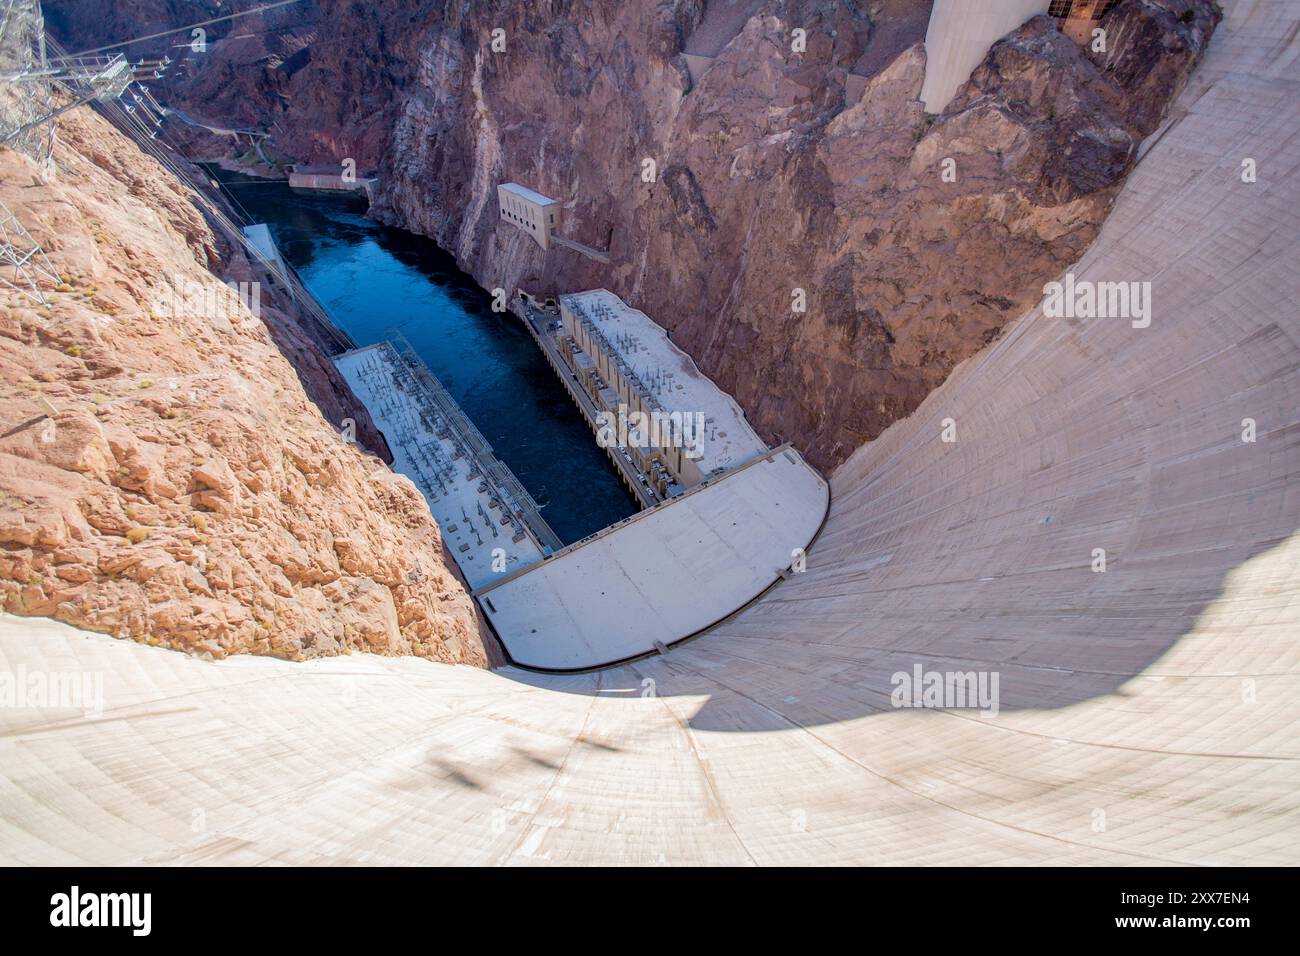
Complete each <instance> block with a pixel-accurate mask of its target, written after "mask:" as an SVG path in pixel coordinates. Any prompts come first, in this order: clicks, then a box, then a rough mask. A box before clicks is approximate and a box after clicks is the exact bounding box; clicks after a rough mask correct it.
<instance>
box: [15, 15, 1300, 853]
mask: <svg viewBox="0 0 1300 956" xmlns="http://www.w3.org/2000/svg"><path fill="white" fill-rule="evenodd" d="M1225 8H1226V16H1225V20H1224V22H1223V23H1222V25H1221V26H1220V27H1219V29H1218V31H1217V33H1216V34H1215V36H1214V39H1213V41H1212V43H1211V46H1210V49H1209V51H1208V53H1207V55H1206V57H1205V60H1204V62H1203V63H1202V64H1201V66H1200V67H1199V68H1198V70H1197V72H1196V73H1195V74H1194V75H1193V77H1192V80H1191V82H1190V85H1189V87H1188V88H1187V89H1186V90H1185V91H1184V92H1183V93H1182V94H1181V96H1180V97H1179V99H1178V101H1177V102H1176V104H1175V105H1174V107H1173V109H1172V110H1171V112H1170V115H1169V119H1168V122H1167V123H1166V125H1165V126H1164V127H1163V128H1162V129H1161V130H1160V131H1159V132H1158V133H1156V134H1155V135H1154V136H1152V137H1151V138H1150V139H1149V140H1148V142H1147V144H1146V149H1147V152H1146V154H1145V156H1143V158H1142V160H1141V162H1140V163H1139V165H1138V166H1137V168H1136V169H1135V171H1134V172H1133V174H1132V175H1131V177H1130V178H1129V180H1128V182H1127V184H1126V185H1125V187H1124V189H1123V191H1122V192H1121V193H1120V195H1119V197H1118V199H1117V202H1116V205H1115V208H1114V210H1113V212H1112V214H1111V216H1110V218H1109V219H1108V220H1107V222H1106V223H1105V226H1104V227H1103V229H1102V232H1101V234H1100V236H1099V238H1098V239H1097V241H1096V242H1095V243H1094V244H1093V246H1092V247H1091V248H1090V249H1089V251H1088V252H1087V253H1086V255H1085V256H1084V257H1083V259H1082V260H1081V261H1080V262H1078V263H1077V264H1076V265H1075V266H1073V268H1072V269H1071V270H1070V278H1069V279H1068V283H1069V284H1070V287H1071V288H1076V289H1077V288H1089V287H1091V288H1096V287H1097V285H1098V284H1101V283H1107V282H1110V281H1111V280H1113V279H1115V278H1116V277H1117V276H1121V275H1122V276H1124V277H1126V279H1132V280H1136V282H1137V283H1138V288H1136V289H1132V290H1130V291H1131V292H1132V294H1133V296H1134V297H1137V296H1139V295H1140V296H1142V300H1143V301H1144V302H1145V303H1147V305H1149V312H1148V313H1147V314H1146V315H1145V316H1141V315H1126V316H1124V317H1110V318H1094V317H1089V316H1088V315H1087V314H1080V311H1075V310H1071V311H1074V315H1073V316H1071V315H1069V314H1066V315H1055V314H1046V313H1045V312H1044V311H1043V309H1042V308H1038V309H1035V310H1033V311H1031V312H1029V313H1027V314H1025V315H1024V316H1022V317H1021V318H1020V319H1019V320H1018V321H1017V322H1015V323H1014V324H1013V325H1012V326H1010V327H1009V328H1008V329H1007V330H1006V332H1005V333H1004V334H1003V335H1002V336H1001V338H1000V339H998V340H997V341H996V342H994V343H993V344H991V345H990V346H988V347H987V348H985V349H984V350H983V351H982V352H981V353H979V354H978V355H977V356H976V357H974V358H973V359H971V360H969V361H967V362H966V363H965V364H963V365H962V366H960V367H959V368H958V369H957V370H956V371H955V373H954V374H953V375H952V376H951V377H950V378H949V379H948V381H947V382H946V383H945V384H944V385H942V386H941V387H940V388H938V389H937V390H936V391H934V392H933V393H932V394H931V395H930V396H929V397H928V398H927V399H926V400H925V402H924V404H923V405H922V406H921V407H920V408H919V409H918V410H917V411H916V412H915V413H914V414H912V415H911V416H910V417H909V418H907V419H906V420H904V421H901V422H899V423H897V424H895V425H894V426H893V427H891V428H890V429H889V430H888V431H887V432H886V433H885V434H884V435H883V436H882V437H880V438H879V439H878V440H876V441H874V442H872V443H870V444H869V445H867V446H864V447H863V448H861V449H859V450H858V452H857V453H856V454H855V455H853V456H852V457H851V458H850V459H849V460H848V461H847V462H846V463H845V464H844V465H842V466H841V467H840V468H839V469H838V470H836V471H835V473H834V474H833V475H832V476H831V480H830V485H831V504H830V512H829V517H828V518H827V520H826V523H825V526H824V528H823V530H822V532H821V534H820V535H819V537H818V538H817V539H816V541H815V542H813V544H812V545H811V546H810V547H809V549H808V552H807V556H806V570H804V571H802V572H801V573H798V574H793V575H791V576H790V577H789V578H788V579H787V580H784V581H782V582H781V583H779V584H778V585H777V586H776V587H775V588H773V589H772V590H770V591H768V592H767V593H766V594H764V595H763V596H762V597H761V598H760V599H759V600H758V601H757V602H755V603H754V604H752V605H751V606H749V607H748V608H746V609H745V610H743V611H742V612H740V613H739V614H738V615H736V616H734V617H733V618H731V619H729V620H727V621H725V622H723V623H721V624H720V625H718V626H717V627H716V628H714V629H713V630H712V631H710V632H708V633H706V634H704V635H702V636H700V637H698V638H696V639H694V640H692V641H690V642H688V643H685V644H683V645H681V646H678V647H675V648H672V649H671V650H670V651H669V652H668V653H667V654H663V655H659V656H653V657H649V658H646V659H644V660H640V661H637V662H635V663H631V664H627V665H623V666H620V667H617V668H613V669H608V670H602V671H597V672H593V673H586V674H571V675H563V676H557V675H542V674H535V673H529V672H525V671H523V670H519V669H515V668H509V667H507V668H503V669H500V670H496V671H484V670H479V669H475V668H472V667H462V666H450V665H440V664H433V663H429V662H426V661H420V660H416V659H411V658H382V657H373V656H354V657H350V658H332V659H327V660H317V661H311V662H308V663H304V664H291V663H286V662H282V661H276V660H271V659H267V658H250V657H238V658H231V659H228V660H225V661H220V662H216V663H208V662H200V661H196V660H191V659H189V658H187V657H185V656H183V655H180V654H172V653H166V652H162V651H158V650H156V649H153V648H148V647H143V646H139V645H137V644H134V643H131V642H126V641H114V640H111V639H109V638H106V637H103V636H100V635H91V634H88V633H85V632H79V631H76V630H74V629H72V628H68V627H66V626H64V625H61V624H56V623H53V622H50V621H42V620H25V619H18V618H14V617H9V616H5V617H3V618H0V657H2V658H3V660H4V661H5V662H6V665H7V667H8V668H9V669H11V670H13V669H16V668H19V667H23V668H26V669H28V670H33V671H34V670H37V669H42V670H49V671H66V670H70V669H72V668H73V667H77V668H91V669H94V670H96V671H101V670H102V672H103V673H104V675H105V678H104V679H105V684H106V686H105V688H104V697H105V699H106V700H110V701H112V702H113V707H114V710H115V712H116V716H118V717H119V719H115V720H106V721H67V722H63V723H49V724H46V725H42V726H39V727H32V726H25V725H21V724H20V722H19V720H18V718H17V717H16V716H14V712H13V711H0V721H3V722H4V723H3V727H4V729H5V731H6V732H7V734H6V736H5V738H4V741H3V742H0V759H2V760H3V765H4V767H5V770H6V772H5V774H4V779H3V781H0V788H3V789H2V791H0V792H3V801H4V805H5V806H6V808H7V809H6V813H5V814H4V822H3V830H2V831H0V832H2V833H3V835H2V836H0V859H3V861H4V862H7V863H24V864H32V863H72V862H86V863H93V864H119V863H129V862H148V863H218V864H252V863H261V862H266V861H276V862H280V863H291V864H325V863H340V862H352V863H367V864H414V863H443V864H533V863H543V864H552V865H554V864H573V863H609V864H614V863H621V864H653V863H661V862H666V863H725V864H743V863H759V864H811V863H842V864H854V863H898V864H917V863H927V864H1012V863H1026V864H1049V863H1050V864H1154V863H1172V864H1200V863H1218V864H1247V863H1250V864H1259V863H1278V864H1294V863H1297V862H1300V828H1297V827H1296V826H1295V819H1296V813H1297V812H1298V811H1300V639H1298V638H1300V534H1298V533H1297V530H1298V529H1297V525H1298V524H1300V484H1297V482H1296V475H1298V474H1300V315H1298V314H1297V303H1300V272H1298V271H1297V269H1296V263H1297V261H1300V178H1298V176H1297V173H1300V97H1298V96H1297V92H1300V47H1298V46H1297V40H1296V36H1297V29H1296V27H1297V23H1298V22H1300V17H1298V13H1300V11H1297V9H1296V7H1295V6H1294V5H1291V4H1286V3H1280V2H1269V0H1258V2H1251V0H1242V2H1237V3H1233V4H1231V5H1228V4H1225ZM1247 161H1249V163H1248V162H1247ZM1247 165H1249V166H1250V167H1251V168H1253V169H1254V170H1255V171H1256V175H1255V176H1253V177H1252V176H1243V172H1244V171H1245V169H1246V166H1247ZM1248 179H1250V180H1253V181H1246V180H1248ZM1061 281H1062V283H1067V277H1064V276H1063V277H1062V280H1061ZM1087 284H1092V285H1091V286H1089V285H1087ZM945 675H952V676H947V677H945ZM963 687H964V688H965V689H966V690H967V691H968V692H969V697H968V698H967V699H966V700H965V702H964V705H962V704H957V705H954V704H953V702H952V701H951V700H950V699H948V698H947V697H946V696H945V695H947V694H949V693H950V692H951V691H952V690H953V689H954V688H956V689H962V688H963ZM931 691H933V692H934V693H935V694H936V695H938V697H939V700H940V706H939V707H930V706H922V705H923V704H925V703H926V699H927V698H926V695H927V694H928V693H930V692H931ZM943 705H947V706H943ZM125 755H129V759H127V758H126V756H125ZM277 795H284V796H286V797H287V796H288V795H293V798H292V799H283V800H280V799H277ZM178 806H184V807H190V806H193V807H195V808H203V809H204V812H205V819H206V821H207V825H206V827H205V828H204V829H203V830H202V831H201V832H196V831H195V829H194V828H192V826H191V816H190V814H189V813H188V812H184V813H182V812H177V811H176V809H175V808H176V807H178Z"/></svg>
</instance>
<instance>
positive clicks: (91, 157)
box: [0, 108, 497, 665]
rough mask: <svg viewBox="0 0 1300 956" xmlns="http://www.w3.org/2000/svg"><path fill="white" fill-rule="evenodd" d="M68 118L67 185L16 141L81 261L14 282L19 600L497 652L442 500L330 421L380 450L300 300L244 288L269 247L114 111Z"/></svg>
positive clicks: (11, 358) (218, 629)
mask: <svg viewBox="0 0 1300 956" xmlns="http://www.w3.org/2000/svg"><path fill="white" fill-rule="evenodd" d="M60 137H61V145H60V147H59V149H58V152H57V154H56V156H57V160H58V165H59V173H58V177H57V179H53V180H49V181H42V180H40V179H38V178H36V176H35V168H34V167H33V165H32V164H31V163H30V162H29V161H28V160H27V159H26V158H25V157H24V156H21V155H19V154H17V153H15V152H13V151H11V150H8V149H0V201H2V202H3V203H4V204H5V206H7V207H8V208H9V209H10V210H12V211H13V212H14V214H15V215H16V216H17V218H18V220H19V221H20V222H22V223H23V224H24V225H25V226H26V227H27V228H28V229H29V230H30V231H31V233H32V234H33V236H34V237H35V238H36V239H37V240H38V241H40V242H41V243H42V245H43V246H44V248H45V250H46V251H47V252H48V254H49V256H50V259H51V260H52V263H53V266H54V268H55V269H56V270H57V272H58V273H59V274H60V276H61V282H60V283H59V284H58V285H57V288H56V287H54V286H53V285H52V284H47V288H46V296H47V298H48V300H49V305H48V307H47V306H41V305H38V304H37V303H35V302H34V301H31V300H29V299H27V298H24V297H23V296H22V295H20V294H19V293H17V292H14V291H13V290H9V289H4V290H0V292H2V294H0V343H3V347H2V348H0V420H3V422H4V426H3V429H0V606H2V607H3V608H4V610H6V611H11V612H13V613H17V614H28V615H45V616H50V617H55V618H58V619H59V620H62V621H66V622H67V623H69V624H74V625H77V626H79V627H85V628H89V629H91V630H97V631H104V632H108V633H112V634H114V635H117V636H119V637H123V638H133V639H136V640H141V641H145V642H147V643H151V644H159V645H164V646H168V647H173V648H178V649H184V650H188V651H191V652H198V653H204V652H206V653H210V654H212V655H214V656H224V655H227V654H232V653H240V652H253V653H260V654H271V655H275V656H279V657H287V658H293V659H303V658H310V657H316V656H321V655H330V654H340V653H349V652H351V651H352V650H361V651H372V652H377V653H385V654H414V655H419V656H425V657H430V658H435V659H438V660H443V661H452V662H463V663H471V664H477V665H485V664H487V663H488V662H489V659H490V657H491V655H493V654H496V653H497V652H496V651H495V649H494V647H493V646H492V645H491V643H490V640H491V639H490V638H488V637H486V634H485V631H484V630H483V629H482V625H481V620H480V618H479V617H478V615H477V611H476V609H475V607H474V606H473V603H472V601H471V599H470V598H469V596H468V595H467V594H466V592H465V589H464V587H463V586H462V583H461V581H460V580H459V578H458V577H457V575H455V574H454V573H453V572H452V571H451V570H449V567H450V566H451V562H450V561H449V560H448V558H447V556H446V555H445V554H444V552H443V549H442V543H441V539H440V535H439V532H438V528H437V526H436V525H435V523H434V521H433V519H432V517H431V516H430V514H429V511H428V508H427V507H426V505H425V503H424V501H423V499H422V498H421V497H420V495H419V493H418V492H417V491H416V489H415V487H414V486H413V485H412V484H411V482H410V481H408V480H407V479H406V478H403V477H400V476H398V475H395V474H393V473H392V471H391V470H389V469H388V468H387V466H386V465H385V464H384V463H383V461H381V459H379V458H378V457H376V456H375V455H374V454H371V453H369V452H367V451H364V450H363V449H362V448H360V447H358V446H357V445H355V444H349V443H346V442H344V441H343V440H342V439H341V437H340V433H339V432H338V431H337V430H336V429H335V427H334V425H333V424H331V421H330V420H327V418H326V417H325V416H326V415H328V416H329V418H330V419H332V420H333V421H334V422H335V423H337V422H338V421H340V420H341V418H342V417H345V416H348V417H354V418H356V419H357V420H358V421H357V424H358V430H357V434H358V438H359V440H360V441H361V442H362V443H364V444H367V445H369V446H370V447H371V448H382V439H381V438H380V437H379V436H378V434H377V433H376V432H375V431H374V428H373V425H372V424H371V423H370V422H369V419H368V418H367V417H366V416H365V414H364V412H362V411H360V410H358V409H357V407H356V405H355V399H353V397H352V396H351V394H350V392H348V390H347V388H346V386H345V385H344V384H342V382H341V380H340V379H339V378H338V376H337V374H336V373H335V372H334V370H333V367H332V365H331V364H330V363H329V362H328V361H327V360H326V359H325V358H324V356H323V355H321V353H320V352H319V351H318V350H317V349H316V348H315V346H314V345H313V344H312V342H311V340H310V339H309V338H308V337H307V336H306V335H305V334H304V333H303V332H302V330H301V328H300V327H299V326H298V324H297V321H296V319H295V315H294V313H293V311H292V307H291V305H290V304H289V303H286V302H281V301H278V300H277V299H276V297H275V296H274V295H273V294H271V292H270V290H265V291H264V294H263V295H262V298H261V302H260V305H261V319H260V320H259V319H258V318H256V317H255V316H254V315H253V314H252V312H251V310H250V309H249V307H248V303H247V302H243V303H241V302H240V301H239V300H238V299H237V297H232V296H231V295H229V294H228V293H227V292H226V287H225V286H224V285H223V284H222V279H225V278H244V277H246V276H247V275H248V274H249V273H248V265H247V262H246V261H244V260H242V259H241V258H239V257H238V255H237V254H235V253H234V252H232V251H231V250H230V249H228V248H226V245H225V243H223V242H222V241H221V240H220V239H219V238H218V236H217V235H216V234H214V233H213V232H212V230H211V229H210V228H209V226H208V224H207V222H205V220H204V218H203V217H202V216H201V215H200V214H199V213H198V211H197V210H196V207H195V206H194V205H193V204H192V202H191V199H190V194H189V193H188V192H187V191H186V190H185V188H184V187H182V186H181V185H180V184H179V183H178V182H177V180H175V179H174V178H172V177H171V176H170V175H169V174H168V173H167V172H166V171H165V170H163V169H162V168H161V167H160V166H158V165H157V164H156V163H155V162H154V161H153V160H152V159H150V158H148V157H146V156H144V155H143V154H141V153H140V152H139V151H138V150H137V149H136V148H135V146H134V144H133V143H131V142H130V141H129V140H127V139H126V138H125V137H123V136H122V135H120V134H119V133H118V132H117V131H116V130H114V129H113V128H112V127H110V126H109V125H108V124H107V123H105V122H104V121H103V120H101V119H100V118H98V117H97V116H95V115H94V114H92V113H90V112H89V111H88V110H87V109H85V108H82V109H78V110H76V111H74V112H73V113H69V114H67V115H66V116H65V117H64V118H63V119H61V120H60ZM195 290H200V291H201V292H202V293H203V294H201V295H200V294H195ZM286 355H287V356H289V357H290V358H291V359H292V361H293V364H292V365H291V364H290V362H289V361H288V360H286V357H285V356H286ZM313 399H315V402H317V403H319V405H318V404H316V403H314V402H313ZM322 409H323V410H324V412H325V414H324V415H323V414H322Z"/></svg>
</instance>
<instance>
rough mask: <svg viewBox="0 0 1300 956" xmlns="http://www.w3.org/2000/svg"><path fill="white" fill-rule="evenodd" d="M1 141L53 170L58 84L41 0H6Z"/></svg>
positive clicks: (0, 35)
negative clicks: (48, 54)
mask: <svg viewBox="0 0 1300 956" xmlns="http://www.w3.org/2000/svg"><path fill="white" fill-rule="evenodd" d="M0 12H2V13H3V19H2V20H0V144H3V145H5V146H9V147H12V148H13V149H16V150H18V151H19V152H20V153H23V154H25V155H26V156H27V157H28V158H30V159H31V160H32V161H33V162H34V163H36V165H37V166H38V167H39V168H40V170H41V172H42V173H43V174H44V173H49V172H52V171H53V162H54V117H53V113H54V110H55V108H56V107H55V104H54V84H53V80H52V79H51V78H50V75H49V74H50V64H49V60H48V59H47V58H46V54H45V17H44V16H43V15H42V13H41V5H40V0H0Z"/></svg>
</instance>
